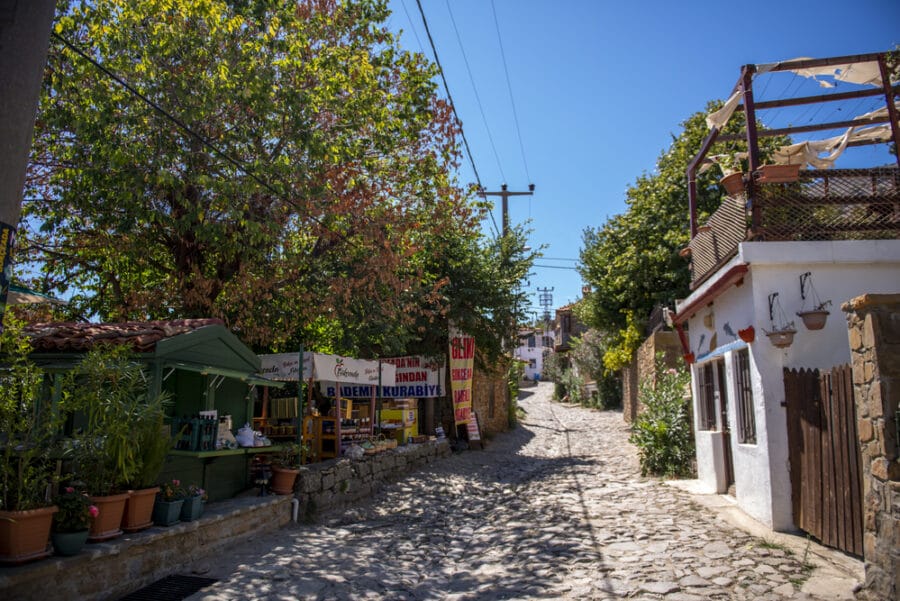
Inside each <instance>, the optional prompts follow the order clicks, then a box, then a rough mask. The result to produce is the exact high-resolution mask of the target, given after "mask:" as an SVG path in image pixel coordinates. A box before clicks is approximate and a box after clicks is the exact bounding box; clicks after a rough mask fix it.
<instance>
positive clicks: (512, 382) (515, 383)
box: [506, 360, 525, 428]
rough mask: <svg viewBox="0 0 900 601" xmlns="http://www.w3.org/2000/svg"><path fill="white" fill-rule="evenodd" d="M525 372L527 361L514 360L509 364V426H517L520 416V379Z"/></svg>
mask: <svg viewBox="0 0 900 601" xmlns="http://www.w3.org/2000/svg"><path fill="white" fill-rule="evenodd" d="M524 373H525V362H524V361H516V360H513V361H511V362H510V364H509V372H508V373H507V380H506V383H507V386H508V387H509V406H508V407H507V419H508V421H509V427H510V428H515V427H516V423H517V422H518V418H519V403H518V400H519V381H520V380H521V379H522V374H524Z"/></svg>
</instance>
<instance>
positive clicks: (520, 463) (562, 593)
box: [189, 383, 822, 601]
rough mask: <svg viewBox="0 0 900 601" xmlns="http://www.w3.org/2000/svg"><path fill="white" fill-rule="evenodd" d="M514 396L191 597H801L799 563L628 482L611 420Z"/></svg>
mask: <svg viewBox="0 0 900 601" xmlns="http://www.w3.org/2000/svg"><path fill="white" fill-rule="evenodd" d="M551 392H552V384H548V383H542V384H541V385H539V386H538V387H537V388H533V389H530V390H528V391H526V392H525V393H524V394H523V396H525V397H526V398H523V400H521V401H520V406H521V407H522V408H523V409H524V410H525V411H526V412H527V415H526V417H525V419H524V423H523V424H522V425H521V426H520V427H518V428H516V429H515V430H513V431H512V432H510V433H508V434H503V435H500V436H498V437H497V438H495V439H494V440H493V441H491V442H490V444H489V445H488V446H487V449H486V450H484V451H480V450H473V451H466V452H463V453H460V454H458V455H454V456H453V457H451V458H448V459H446V460H444V461H441V462H438V463H436V464H432V465H429V466H428V467H427V468H425V469H423V470H420V471H418V472H416V473H414V474H411V475H410V476H409V477H407V478H406V479H404V480H402V481H400V482H397V483H393V484H390V485H387V486H385V487H384V488H383V489H382V490H381V491H380V492H379V493H378V494H377V495H375V496H374V497H373V498H372V499H371V500H370V501H368V502H366V503H364V504H362V505H358V506H355V507H353V508H351V509H348V510H344V511H342V512H340V513H339V514H336V515H333V516H330V517H328V518H326V519H323V520H320V523H318V524H312V525H309V524H302V525H291V526H290V527H287V528H285V529H282V530H281V531H279V532H277V533H274V534H270V535H266V536H265V537H261V538H260V539H259V540H256V541H254V542H253V543H249V544H247V545H243V546H242V547H240V548H235V549H233V552H232V553H231V554H229V555H227V556H224V557H221V558H217V559H216V560H215V561H207V562H202V563H198V564H197V565H194V566H192V569H193V571H195V572H196V573H198V574H203V575H205V576H210V577H213V578H218V579H219V580H220V581H219V582H218V583H217V584H215V585H213V586H212V587H211V588H209V589H206V590H205V591H201V592H199V593H196V594H195V595H193V596H192V597H190V598H189V599H191V600H192V601H200V600H203V601H219V600H222V601H224V600H226V599H227V600H234V599H265V600H270V599H271V600H276V599H278V600H286V599H409V600H418V599H423V600H425V599H446V600H469V599H557V598H558V599H618V598H637V599H666V600H669V601H693V600H701V599H748V600H749V599H754V600H770V599H786V598H791V599H817V598H822V597H817V596H813V595H810V594H808V593H804V592H803V591H802V590H801V589H802V586H803V584H804V582H806V580H807V579H808V578H809V575H810V569H809V566H808V565H805V564H804V557H802V556H801V555H800V554H798V553H793V552H790V551H788V550H786V548H784V547H781V546H779V545H774V544H771V543H767V542H766V541H765V540H763V539H759V538H754V537H752V536H750V535H749V534H747V533H745V532H744V531H742V530H739V529H736V528H734V527H732V526H730V525H729V524H728V523H726V522H724V521H723V520H721V519H719V518H717V516H716V515H715V512H713V511H711V510H710V509H708V508H704V507H701V506H700V505H698V504H696V503H695V502H693V501H692V500H691V496H690V495H689V494H688V493H686V492H684V491H681V490H679V489H677V488H673V487H670V486H666V485H664V484H663V483H661V482H660V481H658V480H654V479H648V478H642V477H640V475H639V474H640V472H639V470H638V462H637V455H636V452H635V449H634V447H632V446H631V445H630V444H629V443H628V442H627V439H628V428H627V426H626V425H625V424H624V422H623V421H622V415H621V413H618V412H597V411H590V410H586V409H582V408H579V407H573V406H569V405H561V404H559V403H553V402H550V400H549V396H550V394H551Z"/></svg>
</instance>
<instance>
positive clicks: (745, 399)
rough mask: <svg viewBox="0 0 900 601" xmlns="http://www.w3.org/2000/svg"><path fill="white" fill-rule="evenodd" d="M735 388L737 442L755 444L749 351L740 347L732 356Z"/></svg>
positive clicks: (754, 418)
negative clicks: (736, 398) (736, 399)
mask: <svg viewBox="0 0 900 601" xmlns="http://www.w3.org/2000/svg"><path fill="white" fill-rule="evenodd" d="M734 362H735V366H734V377H735V388H736V389H737V397H738V424H737V426H738V442H739V443H741V444H756V416H755V413H754V410H753V387H752V386H751V383H750V351H748V350H747V349H741V350H739V351H738V352H737V353H735V356H734Z"/></svg>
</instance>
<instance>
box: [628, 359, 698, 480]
mask: <svg viewBox="0 0 900 601" xmlns="http://www.w3.org/2000/svg"><path fill="white" fill-rule="evenodd" d="M690 379H691V378H690V374H689V373H688V372H687V371H686V370H684V369H682V370H677V369H674V368H667V367H666V365H665V363H664V361H663V358H662V355H661V354H660V356H658V357H657V358H656V377H655V384H654V381H653V380H651V379H650V378H647V379H646V380H644V381H643V382H641V384H640V392H639V393H638V398H639V400H640V403H641V405H642V406H643V411H641V413H639V414H638V416H637V417H636V418H635V420H634V424H633V425H632V433H631V438H630V441H631V443H632V444H634V445H637V447H638V454H639V456H640V463H641V475H644V476H646V475H647V474H652V475H657V476H668V477H673V476H674V477H685V476H689V475H691V471H692V469H693V468H692V465H693V459H694V431H693V428H692V424H691V411H690V402H691V401H690V393H689V391H688V388H687V386H688V383H689V382H690Z"/></svg>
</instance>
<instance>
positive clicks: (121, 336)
mask: <svg viewBox="0 0 900 601" xmlns="http://www.w3.org/2000/svg"><path fill="white" fill-rule="evenodd" d="M211 325H224V324H223V322H222V320H221V319H214V318H203V319H174V320H171V321H126V322H122V323H81V322H57V323H37V324H32V325H29V326H26V327H25V329H24V330H25V333H26V334H28V335H29V336H30V337H31V344H32V346H33V347H34V350H35V351H37V352H50V351H54V352H84V351H88V350H90V349H91V348H93V347H94V346H95V345H96V344H100V343H102V344H113V345H121V344H127V345H129V346H131V348H132V349H134V350H135V351H136V352H139V353H146V352H150V351H152V350H153V349H155V348H156V343H157V342H159V341H160V340H163V339H165V338H171V337H172V336H178V335H179V334H185V333H187V332H191V331H193V330H197V329H199V328H202V327H205V326H211Z"/></svg>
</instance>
